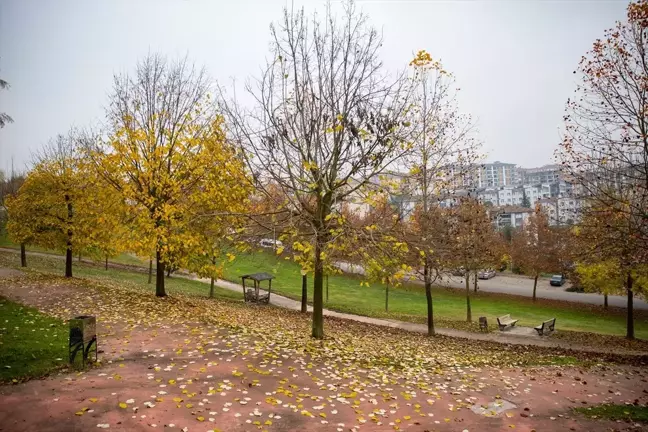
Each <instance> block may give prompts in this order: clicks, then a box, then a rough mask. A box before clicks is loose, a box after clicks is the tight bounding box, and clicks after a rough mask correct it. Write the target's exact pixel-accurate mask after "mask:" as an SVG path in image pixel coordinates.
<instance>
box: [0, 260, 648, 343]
mask: <svg viewBox="0 0 648 432" xmlns="http://www.w3.org/2000/svg"><path fill="white" fill-rule="evenodd" d="M28 262H29V266H30V267H31V268H35V269H37V270H40V271H44V272H52V273H56V274H59V275H60V274H63V269H64V263H63V260H62V259H57V258H55V257H51V258H50V257H37V256H29V257H28ZM19 264H20V263H19V255H18V254H15V253H9V252H4V253H2V252H0V266H2V265H5V266H9V267H18V266H19ZM257 271H268V272H272V273H274V274H275V275H276V279H275V280H274V281H273V291H276V292H278V293H280V294H283V295H286V296H288V297H291V298H295V299H299V298H300V296H301V274H300V268H299V266H298V265H296V264H294V263H293V262H291V261H286V260H283V259H281V258H278V257H276V256H274V255H273V254H271V253H265V252H261V253H255V254H245V255H239V256H237V258H236V260H234V261H233V262H232V263H230V264H229V265H228V267H227V268H226V272H225V277H226V278H227V279H230V280H232V281H235V282H237V283H239V282H240V279H239V276H240V275H242V274H246V273H254V272H257ZM74 275H75V276H77V277H85V278H90V279H99V280H101V279H105V280H111V281H113V282H114V281H115V280H118V281H119V282H120V283H128V284H133V285H136V286H138V287H140V288H141V289H144V290H149V291H150V292H151V293H152V292H154V285H149V284H147V278H148V277H147V274H146V273H138V272H132V271H126V270H116V269H110V270H109V271H105V270H104V269H103V268H102V267H101V266H90V265H85V264H80V263H78V262H77V261H76V260H75V261H74ZM360 281H361V279H360V278H359V277H354V276H349V275H333V276H330V278H329V300H328V302H326V307H327V308H329V309H332V310H337V311H341V312H348V313H356V314H360V315H365V316H374V317H381V318H388V319H400V320H405V321H411V322H419V323H423V322H425V316H426V315H425V314H426V304H425V295H424V292H423V288H422V287H421V286H420V285H414V284H407V285H403V286H402V287H399V288H391V289H390V294H389V312H388V313H387V312H385V309H384V308H385V286H384V285H382V284H379V283H373V284H371V285H370V286H369V287H366V286H360ZM167 289H168V291H169V293H171V294H172V293H173V292H184V293H189V294H194V295H202V296H206V295H208V293H209V285H208V284H204V283H202V282H198V281H191V280H187V279H183V278H180V277H171V278H168V279H167ZM216 295H217V296H218V297H219V298H225V299H232V300H238V301H240V300H241V297H242V294H241V293H240V292H238V291H230V290H226V289H221V288H217V289H216ZM309 298H312V279H309ZM433 299H434V313H435V319H436V320H437V325H438V326H439V327H454V328H464V327H465V326H466V323H465V318H466V303H465V295H464V293H463V291H462V290H455V289H450V288H441V287H434V289H433ZM471 304H472V312H473V320H474V321H477V317H479V316H486V317H488V320H489V323H490V325H491V327H494V326H495V325H496V317H497V316H500V315H504V314H507V313H510V314H511V315H512V316H513V317H515V318H518V319H519V320H520V321H519V323H518V325H522V326H535V325H538V324H539V323H541V322H542V321H543V320H546V319H548V318H552V317H556V319H557V322H556V325H557V329H558V330H573V331H581V332H592V333H602V334H609V335H625V314H624V312H623V311H619V310H610V311H605V310H604V309H603V308H602V307H600V306H595V305H585V304H577V303H566V302H556V301H550V300H542V299H539V300H538V301H537V302H536V303H533V302H532V301H531V299H530V298H525V297H519V296H511V295H502V294H496V293H486V292H478V293H476V294H475V293H471ZM635 313H636V318H635V331H636V336H637V337H638V338H642V339H647V338H648V314H646V312H645V311H636V312H635Z"/></svg>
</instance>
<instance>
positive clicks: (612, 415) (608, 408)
mask: <svg viewBox="0 0 648 432" xmlns="http://www.w3.org/2000/svg"><path fill="white" fill-rule="evenodd" d="M574 411H576V412H579V413H581V414H585V415H586V416H588V417H593V418H604V419H610V420H627V421H639V422H648V406H641V405H614V404H604V405H597V406H593V407H578V408H574Z"/></svg>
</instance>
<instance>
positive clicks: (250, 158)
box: [221, 3, 410, 339]
mask: <svg viewBox="0 0 648 432" xmlns="http://www.w3.org/2000/svg"><path fill="white" fill-rule="evenodd" d="M344 6H345V7H344V14H343V15H342V16H341V17H337V16H335V14H334V13H333V12H332V11H331V9H330V5H329V6H328V7H327V10H326V13H325V15H324V17H323V20H322V21H320V19H319V17H318V16H317V15H314V16H313V17H312V19H309V18H308V17H307V16H306V14H305V13H304V10H303V9H302V10H298V11H292V10H291V11H289V10H287V9H285V10H284V16H283V19H282V20H281V22H279V23H278V24H276V25H272V26H271V34H272V41H271V47H270V55H269V61H268V63H267V65H266V67H265V69H264V71H263V74H262V75H261V77H260V78H259V79H258V80H257V81H256V83H255V85H254V86H252V85H248V86H247V91H248V92H249V94H250V100H251V101H252V102H253V103H254V104H255V106H254V108H252V109H247V108H246V107H244V105H243V104H240V103H237V101H236V100H229V99H227V97H225V95H224V92H221V96H222V97H221V102H222V107H223V111H224V112H225V114H226V116H227V119H228V126H229V127H230V132H231V136H232V138H233V139H234V140H235V141H236V142H238V143H240V144H241V146H242V147H243V149H244V155H245V156H246V157H247V162H248V164H249V166H250V168H251V171H252V172H254V173H260V175H261V176H262V177H263V178H262V179H260V180H261V181H260V182H259V183H260V185H261V187H263V185H265V184H269V183H270V180H271V183H273V184H275V185H277V186H278V187H279V188H280V189H281V192H282V195H283V197H284V199H285V200H286V201H287V202H289V204H288V205H287V206H286V208H287V211H289V212H290V214H291V217H292V220H293V222H294V227H295V231H299V232H300V234H302V236H301V238H302V239H303V241H302V242H300V246H301V247H302V250H308V251H309V254H307V255H302V256H312V268H313V326H312V336H313V337H314V338H317V339H322V338H323V337H324V326H323V276H324V274H325V261H326V258H325V257H326V255H327V252H330V251H332V250H334V249H336V247H337V244H339V243H338V242H340V241H343V239H344V231H345V223H344V218H342V217H338V216H339V215H340V206H341V205H342V204H343V203H345V202H347V201H348V200H349V199H350V197H351V196H352V195H353V194H354V193H356V192H357V191H358V190H359V189H361V188H363V186H365V185H366V184H367V183H368V182H369V181H370V179H372V178H374V177H375V176H377V175H378V174H380V173H381V172H382V171H384V170H385V169H386V168H387V167H388V166H390V165H391V164H392V163H393V162H394V161H395V160H397V159H398V158H399V157H400V156H401V155H402V154H403V153H405V152H407V151H408V150H409V146H408V145H407V142H406V138H407V136H409V135H410V128H409V127H408V126H407V119H408V117H409V115H408V113H409V111H408V110H409V107H410V104H409V83H408V81H407V80H406V79H405V77H404V75H403V74H401V75H399V76H397V77H396V78H394V79H390V77H389V76H388V75H387V74H386V73H385V71H384V68H383V65H382V62H381V61H380V57H379V50H380V47H381V46H382V40H381V38H380V36H379V34H378V32H377V31H376V30H375V29H374V28H372V27H371V26H369V24H368V21H367V17H366V16H365V15H363V14H362V13H358V12H357V11H356V10H355V6H354V5H353V3H345V5H344ZM332 229H335V233H336V234H332V231H331V230H332ZM304 243H307V244H304ZM311 252H312V253H311Z"/></svg>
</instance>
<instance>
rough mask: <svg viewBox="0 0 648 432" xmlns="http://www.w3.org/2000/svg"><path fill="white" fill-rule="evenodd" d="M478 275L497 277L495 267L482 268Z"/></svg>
mask: <svg viewBox="0 0 648 432" xmlns="http://www.w3.org/2000/svg"><path fill="white" fill-rule="evenodd" d="M477 277H478V278H479V279H490V278H494V277H495V270H493V269H484V270H480V271H479V272H478V273H477Z"/></svg>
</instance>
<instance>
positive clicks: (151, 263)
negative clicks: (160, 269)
mask: <svg viewBox="0 0 648 432" xmlns="http://www.w3.org/2000/svg"><path fill="white" fill-rule="evenodd" d="M152 279H153V258H149V278H148V283H149V284H150V283H151V280H152Z"/></svg>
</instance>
